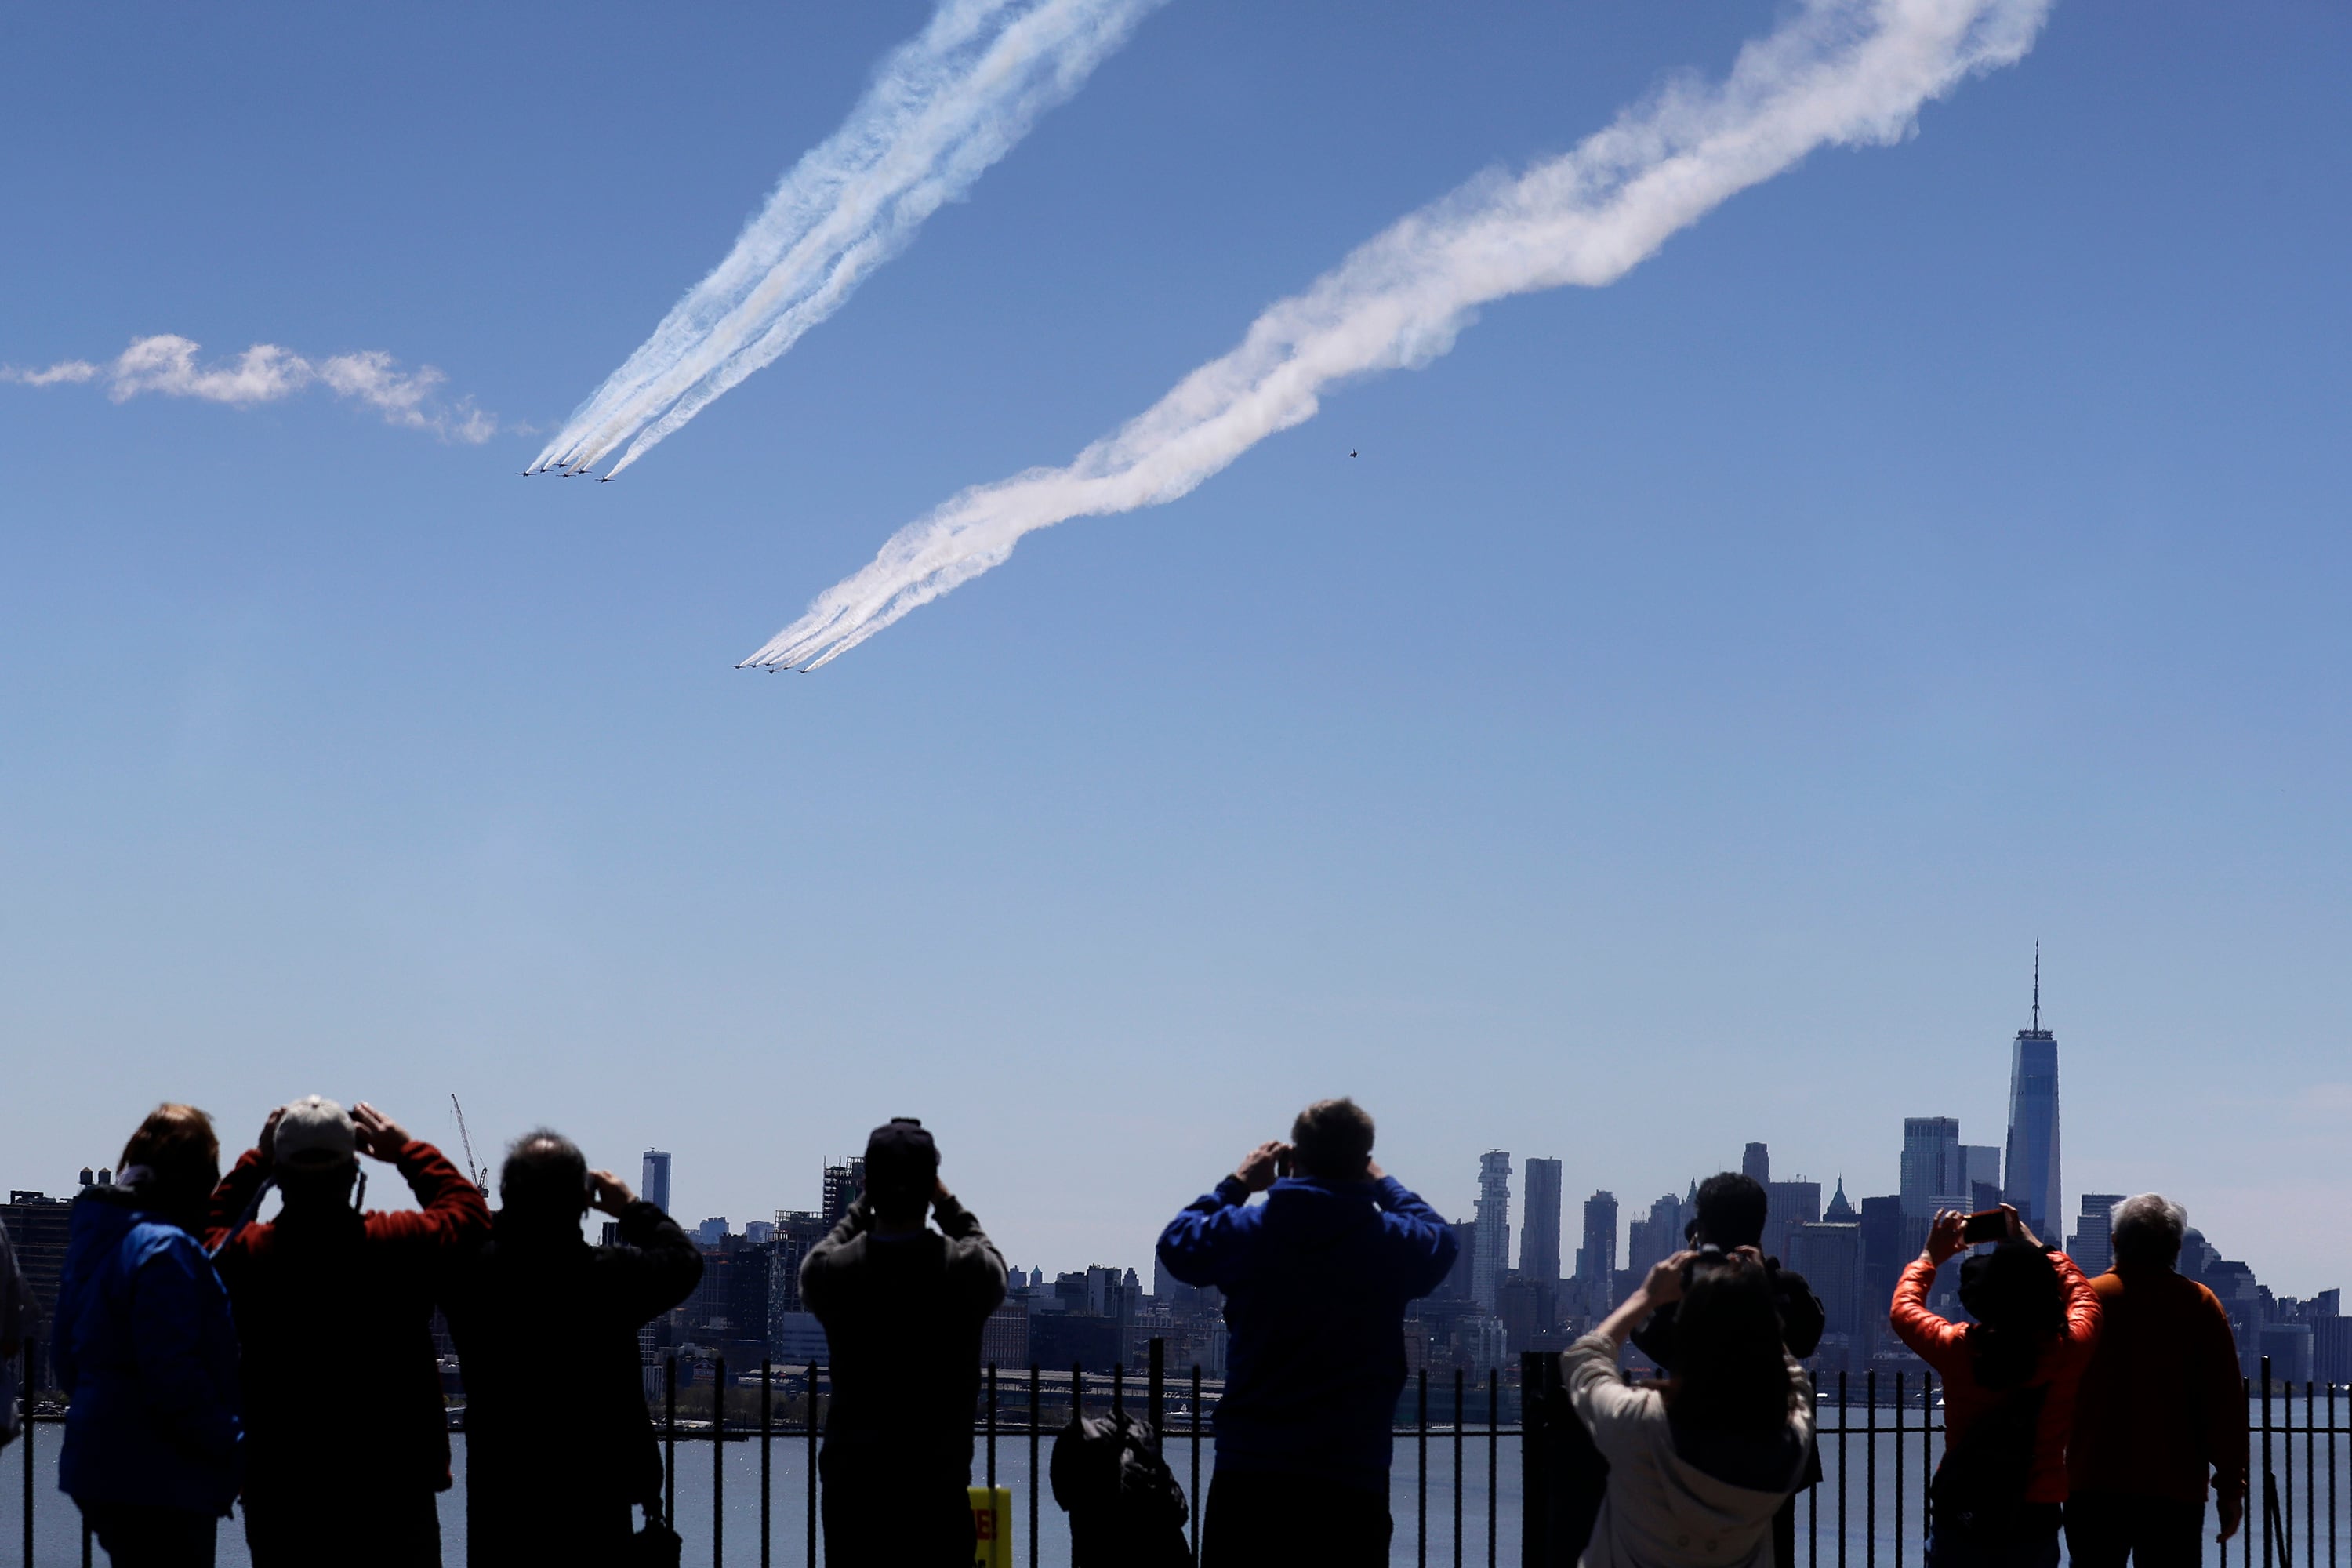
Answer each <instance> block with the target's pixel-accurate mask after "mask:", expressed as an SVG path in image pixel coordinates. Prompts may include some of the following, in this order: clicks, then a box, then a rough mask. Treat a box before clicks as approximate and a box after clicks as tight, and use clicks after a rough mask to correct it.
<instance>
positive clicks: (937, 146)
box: [530, 0, 1164, 479]
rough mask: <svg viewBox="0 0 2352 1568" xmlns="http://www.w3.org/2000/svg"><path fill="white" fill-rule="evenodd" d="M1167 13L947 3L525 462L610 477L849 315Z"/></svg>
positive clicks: (1135, 7)
mask: <svg viewBox="0 0 2352 1568" xmlns="http://www.w3.org/2000/svg"><path fill="white" fill-rule="evenodd" d="M1163 3H1164V0H940V7H939V10H938V11H937V12H936V13H935V14H934V15H933V16H932V17H931V20H930V22H929V25H928V26H925V27H924V29H923V30H922V32H921V33H919V34H918V35H917V36H916V37H913V38H912V39H909V40H908V42H907V43H905V44H902V45H901V46H899V47H898V49H896V50H895V51H893V52H892V53H891V55H890V56H889V57H888V58H887V59H885V60H884V61H883V63H882V66H881V68H880V69H879V70H878V71H877V73H876V76H875V79H874V85H873V86H872V87H870V88H869V89H866V96H865V97H864V98H863V99H861V100H858V103H857V106H856V108H855V109H853V110H851V111H850V115H849V118H848V120H847V121H845V122H844V123H843V124H842V126H841V128H840V129H839V130H838V131H835V132H834V133H833V134H832V135H831V136H829V137H827V138H826V139H825V140H824V142H820V143H818V144H817V145H816V146H815V147H814V148H812V149H811V150H810V151H809V152H808V153H806V154H805V155H804V156H803V158H802V159H801V160H800V162H799V163H795V164H794V165H793V167H792V169H791V170H790V171H789V172H788V173H787V174H785V175H784V177H783V179H782V181H781V182H780V183H779V184H777V186H776V188H775V190H774V192H773V193H772V195H770V196H769V197H768V201H767V205H765V206H764V207H763V208H761V211H760V213H759V214H758V216H755V217H753V218H752V219H751V222H750V223H749V224H747V225H745V226H744V229H743V233H742V236H741V237H740V238H738V239H737V240H736V242H735V247H734V248H733V249H732V250H730V251H729V252H728V254H727V256H726V258H725V259H723V260H721V261H720V262H719V265H718V267H717V268H713V269H712V271H711V273H710V275H709V277H707V278H705V279H703V280H702V281H701V282H699V283H698V284H696V285H695V286H694V287H693V289H689V290H688V293H687V295H686V297H685V298H684V299H682V300H679V301H678V302H677V304H676V305H675V306H673V307H672V308H671V310H670V312H669V314H668V315H667V316H665V317H663V318H662V321H661V322H660V324H659V325H657V326H656V327H655V329H654V331H653V335H652V336H651V337H649V338H647V339H646V341H645V342H644V343H643V344H641V345H639V347H638V348H637V350H636V352H635V353H632V354H631V355H630V356H629V357H628V359H627V361H626V362H625V363H623V364H622V366H621V368H620V369H618V370H616V371H614V373H613V374H611V375H610V376H608V377H606V378H605V381H604V385H602V386H600V387H598V388H597V389H596V390H595V392H594V393H593V394H591V395H590V396H589V398H588V400H587V401H586V402H585V403H583V404H582V405H580V407H579V408H578V409H577V410H576V411H575V412H574V413H573V414H572V417H571V418H570V419H569V420H567V421H566V422H565V424H564V426H563V428H562V430H561V431H560V432H558V433H557V435H556V437H555V438H554V439H553V440H551V441H550V442H549V443H548V444H547V447H546V448H545V449H544V450H543V451H541V453H540V455H539V456H538V458H535V459H533V460H532V462H531V465H530V468H531V470H532V471H534V472H537V471H539V470H542V469H547V468H561V469H564V470H567V471H570V472H579V471H582V470H583V469H585V468H590V467H592V466H593V465H594V464H596V463H598V462H600V461H602V460H603V459H604V458H606V457H607V456H609V455H610V454H612V453H613V452H614V451H615V450H616V449H618V448H620V447H622V446H623V444H624V443H626V444H628V449H627V450H626V451H625V452H624V453H623V454H622V456H621V458H620V460H619V461H618V462H616V463H614V465H613V467H612V468H611V469H610V470H609V471H608V472H607V473H606V474H605V476H604V477H605V478H607V479H610V478H612V477H614V475H616V474H618V473H620V471H621V470H622V469H624V468H627V467H628V466H629V465H630V464H631V463H634V462H635V461H636V460H637V459H638V458H641V457H643V456H645V454H646V452H647V451H648V450H649V449H651V448H652V447H654V446H655V445H656V443H657V442H659V441H660V440H662V438H663V437H667V436H668V435H669V434H670V433H671V432H673V431H675V430H677V428H678V427H679V426H683V425H684V424H685V423H686V422H687V421H688V420H689V419H691V418H693V417H694V416H696V415H697V414H698V413H700V412H701V411H702V410H703V409H704V408H705V407H707V406H708V405H709V404H710V402H711V401H712V400H713V399H714V398H717V397H719V395H722V394H723V393H725V392H726V391H728V389H729V388H730V387H733V386H734V385H736V384H738V383H740V382H741V381H742V380H743V379H744V378H745V377H746V376H748V375H750V374H751V373H752V372H754V371H757V370H759V369H761V367H763V366H765V365H768V364H771V363H774V362H775V361H776V360H777V359H778V358H779V357H781V356H782V354H783V353H784V352H785V351H786V350H788V349H790V348H791V347H792V346H793V344H794V343H796V342H799V341H800V339H801V338H802V336H803V334H804V333H806V332H807V331H809V329H810V328H812V327H814V326H815V325H817V324H818V323H819V322H821V321H824V320H825V318H827V317H828V316H831V315H832V314H833V313H834V312H835V310H839V309H841V307H842V306H843V305H844V304H845V303H846V302H847V300H848V299H849V296H850V295H851V294H852V293H854V292H856V289H857V286H858V285H859V284H860V283H862V282H864V281H865V280H866V278H867V277H868V276H869V275H871V274H872V273H873V272H874V271H875V269H876V268H879V267H881V266H882V265H883V264H884V263H885V262H887V261H888V260H890V259H891V258H893V257H895V256H897V255H898V253H899V252H900V251H902V250H904V249H905V248H906V247H908V245H909V244H911V243H912V242H913V240H914V237H915V235H916V233H917V231H919V229H920V228H921V227H922V225H923V221H924V220H925V219H926V218H928V217H929V216H931V214H933V213H934V212H937V211H938V210H939V208H940V205H942V204H944V203H946V202H949V201H952V200H954V199H955V198H957V197H959V196H961V195H964V194H965V193H966V192H967V191H969V190H970V189H971V186H972V184H974V182H976V181H977V180H978V179H979V178H980V176H981V175H982V174H983V173H985V172H986V171H987V169H988V168H989V166H990V165H991V164H992V163H996V162H997V161H998V160H999V159H1001V158H1003V156H1004V155H1005V154H1006V153H1009V152H1011V151H1012V150H1013V146H1014V145H1015V144H1016V143H1018V142H1020V140H1021V139H1022V138H1023V137H1024V136H1025V135H1027V134H1028V133H1029V131H1030V128H1031V127H1032V126H1034V124H1035V123H1036V122H1037V120H1038V118H1039V117H1040V116H1041V115H1043V114H1044V113H1045V111H1046V110H1049V109H1052V108H1053V107H1055V105H1056V104H1059V103H1061V102H1063V101H1064V100H1067V99H1068V98H1069V97H1070V96H1071V95H1072V94H1073V93H1075V92H1076V91H1077V89H1079V87H1081V86H1082V85H1084V83H1085V81H1086V79H1087V77H1088V76H1089V75H1090V74H1092V72H1093V71H1094V68H1095V67H1097V65H1099V64H1101V63H1102V61H1103V60H1104V59H1106V58H1108V57H1109V56H1110V55H1111V54H1113V53H1114V52H1116V51H1117V50H1118V47H1120V46H1121V45H1122V44H1124V43H1125V42H1126V41H1127V39H1128V37H1129V35H1130V34H1132V33H1133V32H1134V30H1135V27H1136V25H1137V24H1138V23H1139V22H1140V21H1141V20H1142V19H1143V17H1144V16H1145V15H1146V14H1147V13H1149V12H1150V11H1152V10H1153V9H1155V8H1157V7H1158V6H1159V5H1161V4H1163Z"/></svg>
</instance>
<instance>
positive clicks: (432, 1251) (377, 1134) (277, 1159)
mask: <svg viewBox="0 0 2352 1568" xmlns="http://www.w3.org/2000/svg"><path fill="white" fill-rule="evenodd" d="M362 1153H364V1154H367V1155H369V1156H370V1157H372V1158H373V1159H377V1160H382V1161H384V1162H386V1163H389V1164H391V1165H393V1166H394V1168H396V1169H397V1170H398V1171H399V1172H400V1173H401V1175H402V1176H403V1177H404V1178H406V1180H407V1182H408V1187H409V1191H411V1192H412V1193H414V1194H415V1196H416V1201H417V1204H418V1205H420V1206H421V1208H422V1210H423V1212H422V1213H418V1212H416V1211H414V1210H403V1211H397V1212H394V1213H384V1212H383V1211H380V1210H373V1209H371V1210H366V1211H362V1210H361V1209H360V1208H358V1207H357V1206H355V1205H354V1203H353V1200H352V1184H353V1182H354V1180H355V1179H356V1178H357V1177H358V1175H359V1156H360V1155H361V1154H362ZM265 1182H268V1183H273V1184H276V1185H277V1187H278V1190H279V1192H280V1193H282V1194H284V1197H285V1208H284V1210H283V1211H282V1212H281V1213H280V1214H279V1215H278V1218H277V1220H276V1221H275V1223H271V1224H262V1223H256V1222H254V1221H253V1219H252V1215H253V1210H254V1207H255V1205H257V1203H258V1201H259V1198H260V1196H261V1191H262V1185H263V1184H264V1183H265ZM363 1193H364V1189H362V1194H363ZM489 1227H490V1210H489V1205H488V1203H487V1202H485V1201H484V1199H483V1196H482V1191H481V1189H480V1188H479V1187H477V1186H476V1185H475V1184H473V1183H472V1182H470V1181H467V1179H466V1176H465V1173H463V1172H461V1171H459V1170H458V1169H457V1166H455V1165H453V1164H451V1163H449V1162H448V1161H447V1160H446V1159H444V1158H443V1157H442V1154H441V1152H440V1151H439V1150H438V1149H436V1148H435V1147H433V1145H432V1144H430V1143H426V1142H422V1141H420V1140H417V1139H415V1138H411V1137H410V1136H409V1135H408V1134H407V1133H406V1132H405V1131H403V1130H402V1129H401V1128H400V1127H399V1126H398V1125H397V1124H396V1123H394V1121H392V1120H391V1119H390V1118H388V1117H386V1116H385V1115H383V1112H381V1111H379V1110H376V1109H375V1108H374V1107H373V1106H372V1105H369V1104H367V1103H366V1102H365V1101H362V1102H361V1103H360V1104H359V1105H358V1106H356V1107H355V1108H353V1110H352V1111H350V1112H348V1113H346V1112H345V1111H344V1110H343V1108H342V1107H341V1106H340V1105H337V1104H336V1103H335V1102H334V1101H333V1100H322V1099H320V1097H319V1096H317V1095H315V1094H314V1095H311V1096H310V1097H309V1098H307V1099H304V1100H296V1101H294V1103H292V1104H291V1105H289V1106H286V1107H284V1108H282V1109H280V1110H274V1111H272V1112H270V1114H269V1120H268V1121H267V1122H265V1123H264V1124H263V1126H262V1129H261V1136H260V1138H259V1139H258V1140H257V1142H256V1143H255V1146H254V1147H253V1148H252V1149H249V1150H247V1152H246V1153H245V1155H244V1156H243V1157H242V1158H241V1159H239V1160H238V1161H237V1163H236V1167H235V1168H234V1169H233V1170H231V1171H230V1172H229V1173H228V1174H227V1176H226V1177H225V1178H223V1180H222V1182H221V1184H220V1185H219V1186H218V1187H216V1188H215V1189H214V1192H213V1199H212V1214H211V1219H210V1227H209V1229H208V1231H207V1235H206V1241H207V1243H208V1244H209V1245H211V1246H212V1247H215V1248H216V1249H217V1256H216V1258H215V1268H218V1269H219V1271H220V1277H221V1279H222V1281H223V1282H224V1283H226V1285H227V1287H228V1294H229V1304H230V1307H231V1309H232V1310H233V1311H234V1313H235V1315H236V1332H237V1341H238V1343H239V1345H240V1347H241V1348H242V1351H243V1353H244V1360H243V1370H242V1378H241V1381H242V1383H243V1386H244V1395H245V1420H246V1433H247V1437H246V1445H247V1446H246V1455H247V1468H246V1481H245V1538H246V1542H247V1545H248V1546H249V1547H250V1548H251V1549H252V1552H253V1562H254V1568H280V1565H281V1564H293V1563H318V1562H325V1561H332V1562H334V1563H340V1564H347V1565H355V1568H437V1565H438V1564H439V1563H440V1561H441V1523H440V1518H439V1512H438V1510H437V1508H436V1504H435V1494H436V1493H437V1492H442V1491H446V1490H447V1489H448V1488H449V1480H450V1478H449V1433H448V1422H447V1418H446V1415H444V1414H443V1409H442V1401H441V1377H440V1369H439V1367H438V1365H437V1364H436V1361H435V1359H434V1352H433V1331H432V1323H433V1303H434V1301H435V1300H436V1295H437V1292H438V1290H439V1289H440V1286H441V1284H442V1282H443V1278H444V1275H445V1273H446V1270H447V1268H448V1266H449V1264H450V1263H451V1261H452V1260H453V1259H454V1258H455V1257H456V1256H457V1253H458V1252H460V1251H461V1250H462V1249H465V1248H467V1247H472V1246H474V1245H476V1244H478V1242H479V1241H480V1240H481V1239H482V1237H485V1236H486V1235H488V1231H489Z"/></svg>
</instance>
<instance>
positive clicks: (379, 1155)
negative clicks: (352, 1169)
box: [352, 1100, 408, 1162]
mask: <svg viewBox="0 0 2352 1568" xmlns="http://www.w3.org/2000/svg"><path fill="white" fill-rule="evenodd" d="M352 1127H353V1128H354V1129H356V1130H357V1131H358V1133H359V1138H358V1142H359V1146H360V1152H361V1153H362V1154H371V1155H373V1156H374V1157H375V1158H376V1159H379V1160H383V1161H386V1162H390V1161H393V1160H397V1159H399V1158H400V1152H401V1151H402V1150H403V1149H405V1148H407V1147H408V1130H407V1129H406V1128H404V1127H403V1126H401V1125H400V1123H398V1122H396V1121H394V1120H393V1119H392V1118H391V1117H389V1116H386V1115H385V1114H384V1113H383V1111H381V1110H377V1109H376V1108H375V1107H374V1106H373V1105H370V1104H369V1103H368V1102H367V1101H366V1100H361V1101H360V1102H359V1103H358V1104H357V1105H354V1106H352Z"/></svg>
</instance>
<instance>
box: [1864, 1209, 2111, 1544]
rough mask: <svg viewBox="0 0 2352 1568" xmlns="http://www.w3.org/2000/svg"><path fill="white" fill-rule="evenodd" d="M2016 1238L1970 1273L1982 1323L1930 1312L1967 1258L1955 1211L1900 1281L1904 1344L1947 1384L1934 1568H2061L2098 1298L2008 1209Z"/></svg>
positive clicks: (1969, 1265)
mask: <svg viewBox="0 0 2352 1568" xmlns="http://www.w3.org/2000/svg"><path fill="white" fill-rule="evenodd" d="M2001 1212H2002V1213H2003V1214H2004V1215H2007V1216H2008V1231H2009V1234H2008V1237H2006V1238H2005V1239H2003V1240H2002V1241H2000V1242H1999V1243H1997V1244H1995V1246H1994V1247H1992V1249H1991V1250H1990V1252H1986V1253H1981V1254H1979V1255H1978V1256H1976V1257H1973V1258H1969V1260H1968V1261H1967V1262H1966V1263H1965V1264H1963V1265H1962V1266H1961V1270H1960V1302H1961V1304H1962V1305H1963V1306H1965V1307H1967V1308H1968V1310H1969V1313H1970V1314H1971V1315H1972V1316H1973V1317H1974V1318H1975V1319H1976V1321H1974V1322H1971V1323H1955V1322H1951V1321H1948V1320H1946V1319H1944V1318H1941V1317H1938V1316H1937V1315H1936V1314H1935V1313H1934V1312H1931V1311H1929V1310H1927V1290H1928V1287H1930V1286H1931V1285H1933V1284H1934V1283H1935V1279H1936V1270H1937V1269H1938V1268H1941V1267H1942V1266H1943V1264H1944V1263H1945V1261H1946V1260H1947V1259H1948V1258H1953V1257H1955V1256H1957V1255H1958V1253H1960V1252H1961V1251H1962V1250H1963V1249H1964V1248H1965V1247H1966V1246H1967V1243H1966V1242H1965V1241H1964V1240H1963V1239H1962V1235H1961V1233H1962V1229H1963V1227H1964V1226H1965V1225H1966V1223H1967V1220H1968V1216H1967V1215H1961V1214H1956V1213H1953V1212H1951V1211H1949V1210H1946V1211H1945V1212H1943V1213H1940V1214H1938V1215H1936V1218H1935V1221H1934V1223H1933V1225H1932V1226H1930V1227H1929V1228H1928V1231H1927V1251H1926V1252H1924V1253H1922V1254H1921V1255H1920V1256H1919V1257H1918V1258H1915V1259H1913V1260H1912V1262H1911V1264H1910V1266H1909V1267H1908V1268H1905V1269H1904V1270H1903V1278H1902V1279H1901V1280H1900V1281H1899V1282H1898V1283H1897V1284H1896V1285H1895V1305H1894V1310H1893V1311H1892V1312H1891V1313H1890V1314H1889V1316H1890V1320H1891V1321H1892V1323H1893V1325H1894V1329H1895V1334H1896V1335H1897V1337H1899V1338H1900V1339H1901V1340H1902V1341H1903V1342H1904V1343H1905V1344H1906V1345H1908V1346H1909V1347H1910V1348H1911V1350H1912V1351H1913V1352H1915V1353H1916V1354H1917V1355H1918V1357H1919V1359H1920V1360H1922V1361H1924V1362H1926V1363H1927V1364H1928V1365H1929V1366H1930V1367H1932V1368H1934V1369H1935V1371H1936V1373H1937V1375H1938V1376H1940V1377H1941V1378H1942V1379H1943V1382H1944V1421H1945V1448H1944V1458H1943V1461H1942V1463H1940V1464H1939V1465H1938V1466H1937V1468H1936V1477H1935V1479H1934V1481H1933V1482H1932V1483H1931V1484H1930V1487H1929V1490H1928V1502H1929V1506H1930V1509H1931V1510H1932V1512H1931V1514H1930V1529H1929V1534H1928V1540H1927V1568H2057V1563H2058V1530H2059V1524H2060V1519H2061V1508H2062V1505H2063V1503H2064V1502H2065V1500H2066V1437H2067V1433H2068V1431H2069V1429H2070V1428H2071V1427H2072V1426H2073V1424H2074V1394H2075V1389H2076V1386H2077V1385H2078V1384H2080V1383H2081V1381H2082V1377H2083V1369H2084V1367H2085V1366H2086V1365H2088V1364H2089V1363H2090V1359H2091V1352H2092V1350H2093V1348H2094V1347H2095V1345H2096V1344H2097V1342H2098V1338H2099V1298H2098V1295H2097V1293H2096V1292H2095V1291H2094V1290H2093V1289H2091V1283H2090V1281H2089V1280H2087V1279H2084V1278H2083V1271H2082V1270H2081V1269H2080V1268H2076V1267H2075V1266H2074V1259H2073V1258H2069V1257H2067V1256H2066V1255H2065V1254H2064V1253H2063V1252H2061V1251H2059V1250H2058V1249H2057V1248H2056V1247H2050V1246H2047V1245H2045V1244H2044V1243H2043V1242H2042V1240H2041V1239H2040V1238H2039V1237H2035V1236H2034V1234H2033V1233H2032V1231H2031V1230H2030V1229H2028V1228H2027V1227H2026V1226H2025V1223H2024V1221H2023V1220H2022V1219H2021V1218H2020V1217H2019V1215H2018V1213H2017V1211H2016V1210H2015V1209H2013V1208H2011V1207H2009V1205H2006V1204H2004V1205H2001Z"/></svg>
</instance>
